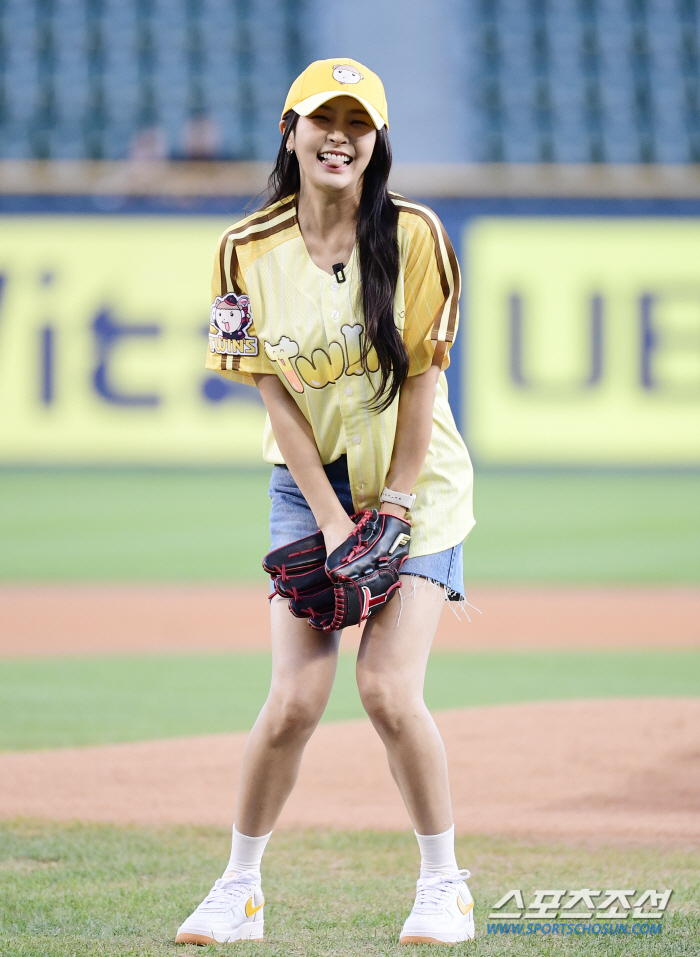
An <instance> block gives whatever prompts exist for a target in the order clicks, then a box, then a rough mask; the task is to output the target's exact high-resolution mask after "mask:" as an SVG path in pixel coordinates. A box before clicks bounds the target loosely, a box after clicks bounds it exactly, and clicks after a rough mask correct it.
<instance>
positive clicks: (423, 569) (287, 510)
mask: <svg viewBox="0 0 700 957" xmlns="http://www.w3.org/2000/svg"><path fill="white" fill-rule="evenodd" d="M324 469H325V472H326V475H327V476H328V479H329V481H330V483H331V485H332V486H333V490H334V491H335V494H336V495H337V496H338V500H339V501H340V504H341V505H342V506H343V508H344V509H345V511H346V512H347V513H348V515H352V514H353V513H354V511H355V507H354V506H353V504H352V494H351V492H350V479H349V477H348V466H347V459H346V457H345V456H344V455H342V456H341V457H340V458H339V459H336V461H335V462H331V464H330V465H325V466H324ZM269 494H270V498H271V500H272V508H271V509H270V539H271V543H272V544H271V546H270V547H271V548H280V547H281V546H282V545H286V544H287V543H288V542H294V541H296V540H297V539H298V538H304V536H306V535H311V534H313V532H315V531H316V529H317V528H318V525H317V523H316V519H315V518H314V516H313V512H312V511H311V509H310V508H309V506H308V505H307V503H306V499H305V498H304V496H303V495H302V494H301V491H300V489H299V486H298V485H297V483H296V482H295V481H294V479H293V478H292V473H291V472H290V471H289V469H288V468H287V466H286V465H275V467H274V468H273V470H272V477H271V479H270V493H269ZM401 574H402V575H417V576H418V577H419V578H427V579H428V581H432V582H436V583H437V584H439V585H444V586H445V594H446V596H447V598H448V599H449V600H450V601H463V600H464V571H463V567H462V546H461V544H460V545H455V546H454V548H446V549H444V551H441V552H434V553H433V554H432V555H421V556H420V557H418V558H407V559H406V561H405V562H404V563H403V565H402V566H401Z"/></svg>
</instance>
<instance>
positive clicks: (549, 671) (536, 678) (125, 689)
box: [0, 651, 700, 750]
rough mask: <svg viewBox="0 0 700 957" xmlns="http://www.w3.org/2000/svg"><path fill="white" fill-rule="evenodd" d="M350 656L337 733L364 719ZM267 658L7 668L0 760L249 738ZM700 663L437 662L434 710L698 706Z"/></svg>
mask: <svg viewBox="0 0 700 957" xmlns="http://www.w3.org/2000/svg"><path fill="white" fill-rule="evenodd" d="M354 667H355V661H354V657H353V656H352V655H350V654H347V655H341V657H340V663H339V667H338V675H337V678H336V682H335V685H334V688H333V693H332V695H331V700H330V703H329V706H328V709H327V711H326V714H325V716H324V720H326V721H340V720H344V719H349V718H360V717H363V716H364V711H363V709H362V705H361V703H360V699H359V696H358V693H357V686H356V684H355V679H354ZM269 675H270V660H269V657H268V655H265V654H235V655H234V654H229V655H159V656H147V657H135V656H115V657H105V658H50V659H43V660H42V659H38V660H37V659H25V660H19V661H12V660H5V661H2V660H0V750H14V749H17V750H23V749H31V748H52V747H66V746H69V745H86V744H108V743H112V742H117V741H138V740H147V739H155V738H167V737H173V736H178V735H193V734H210V733H216V732H223V731H247V730H248V729H249V728H251V727H252V725H253V722H254V720H255V718H256V716H257V713H258V711H259V710H260V707H261V705H262V703H263V702H264V700H265V697H266V695H267V689H268V685H269ZM698 688H700V652H697V651H673V652H656V651H638V652H636V651H616V652H612V651H611V652H598V651H557V652H496V653H488V652H470V653H467V654H464V653H447V652H436V653H435V654H433V655H432V656H431V659H430V664H429V666H428V675H427V680H426V701H427V703H428V706H429V707H430V708H432V709H433V710H438V709H444V708H456V707H465V706H468V705H489V704H503V703H508V702H517V701H544V700H556V699H560V700H561V699H566V698H605V697H627V696H668V697H677V696H695V695H697V693H698Z"/></svg>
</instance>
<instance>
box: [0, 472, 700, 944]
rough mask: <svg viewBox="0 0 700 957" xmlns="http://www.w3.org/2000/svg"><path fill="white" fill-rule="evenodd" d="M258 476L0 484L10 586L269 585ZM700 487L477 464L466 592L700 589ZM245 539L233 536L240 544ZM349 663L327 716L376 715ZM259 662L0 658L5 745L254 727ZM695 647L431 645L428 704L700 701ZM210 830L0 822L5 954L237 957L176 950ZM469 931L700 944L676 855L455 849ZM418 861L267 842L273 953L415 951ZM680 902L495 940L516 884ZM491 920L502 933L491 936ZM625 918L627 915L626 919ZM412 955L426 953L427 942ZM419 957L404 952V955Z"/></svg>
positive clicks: (689, 882) (387, 851)
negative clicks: (636, 926) (640, 928)
mask: <svg viewBox="0 0 700 957" xmlns="http://www.w3.org/2000/svg"><path fill="white" fill-rule="evenodd" d="M267 477H268V476H267V473H266V472H256V471H249V472H244V471H238V472H234V471H223V470H221V471H210V472H196V471H192V472H185V471H180V472H177V471H172V472H170V471H165V470H164V471H156V470H153V471H147V470H143V471H139V470H134V471H118V470H112V471H109V470H104V471H98V470H94V471H91V470H82V471H81V470H56V471H40V470H4V471H0V582H42V581H46V582H101V581H104V582H109V581H113V582H114V581H122V582H130V581H139V582H143V581H153V582H198V581H199V582H203V581H208V582H260V583H262V582H263V581H264V579H263V575H262V572H261V571H260V558H261V556H262V555H263V553H264V552H265V551H266V550H267V546H268V539H267V531H266V523H267V514H268V499H267ZM699 491H700V483H699V479H698V475H697V474H692V473H685V474H683V473H677V474H671V473H668V474H661V473H658V474H656V473H649V474H642V473H636V474H633V473H629V474H627V473H605V472H598V473H594V472H591V473H566V472H563V473H545V472H542V473H535V472H526V471H522V472H509V473H498V472H488V471H485V472H478V473H477V480H476V492H475V509H476V516H477V522H478V524H477V527H476V529H475V530H474V532H473V533H472V534H471V535H470V537H469V539H468V540H467V545H466V548H465V570H466V577H467V581H468V582H492V583H536V584H543V585H548V584H552V585H556V584H569V583H576V584H584V583H591V584H595V583H608V584H627V583H679V584H680V583H686V584H698V583H700V494H698V492H699ZM234 543H235V544H234ZM353 669H354V661H353V658H352V656H351V655H341V659H340V665H339V672H338V678H337V681H336V685H335V688H334V691H333V695H332V698H331V702H330V704H329V707H328V710H327V712H326V716H325V720H342V719H347V718H354V717H359V716H361V715H362V714H363V712H362V708H361V704H360V701H359V698H358V695H357V690H356V687H355V683H354V678H353ZM269 670H270V662H269V657H268V656H267V655H265V654H230V655H163V656H142V657H136V656H114V657H101V658H80V657H78V658H50V659H43V660H39V659H31V660H29V659H24V660H4V661H2V660H0V749H2V750H8V749H28V748H43V747H63V746H69V745H85V744H99V743H108V742H118V741H136V740H144V739H150V738H163V737H170V736H175V735H192V734H204V733H211V732H223V731H235V730H241V731H242V730H247V729H248V728H249V727H250V726H251V724H252V722H253V720H254V718H255V716H256V714H257V711H258V709H259V707H260V705H261V703H262V701H263V700H264V698H265V695H266V693H267V685H268V680H269ZM699 687H700V654H699V653H697V652H692V651H688V652H685V651H673V652H645V651H624V652H622V651H616V652H600V651H592V652H567V651H561V652H559V651H558V652H507V653H503V652H501V653H485V652H479V653H476V652H473V653H468V654H457V653H445V652H442V653H436V654H434V655H433V656H432V659H431V663H430V666H429V671H428V677H427V684H426V699H427V701H428V704H429V705H430V707H431V708H433V709H440V708H450V707H460V706H466V705H488V704H497V703H506V702H517V701H536V700H546V699H550V700H551V699H564V698H592V697H612V696H614V697H621V696H637V695H651V696H681V695H682V696H686V695H697V693H698V692H697V689H698V688H699ZM228 843H229V834H228V833H227V832H226V831H219V830H215V829H206V828H194V827H180V828H160V829H157V828H136V827H116V826H100V825H88V824H79V823H76V824H53V823H48V822H31V821H18V822H10V823H7V822H5V823H0V886H1V887H2V892H1V895H2V896H1V899H2V906H0V940H1V941H2V944H1V945H0V953H2V954H3V957H4V955H7V957H98V955H99V957H111V955H113V957H131V955H133V957H136V955H138V957H165V955H170V957H173V955H175V954H178V953H180V954H188V953H189V954H194V953H201V954H206V953H216V954H232V955H233V954H244V953H248V952H250V953H252V952H254V951H255V952H259V948H256V947H255V946H254V945H251V944H243V945H238V944H237V945H231V946H226V945H222V946H219V947H217V948H205V949H203V950H202V949H200V950H197V951H196V950H195V949H194V948H177V949H176V948H175V946H174V944H173V940H174V935H175V932H176V929H177V926H178V924H179V923H180V921H181V920H182V919H183V917H185V916H186V915H187V914H188V913H189V912H190V910H191V909H192V908H193V906H194V905H195V904H197V903H198V902H199V901H200V900H201V898H202V896H203V894H204V893H205V892H206V891H207V890H208V888H209V887H210V885H211V883H212V882H213V880H214V878H215V877H216V876H217V875H218V874H219V873H221V870H222V867H223V864H224V863H225V860H226V857H227V854H228ZM458 856H459V861H460V864H461V865H463V866H467V867H469V868H470V869H471V870H472V872H473V877H472V879H471V880H470V885H471V887H472V889H473V892H474V895H475V898H476V908H475V910H476V917H477V927H478V933H479V936H478V939H477V941H476V943H475V944H474V945H468V946H460V947H457V948H455V949H454V950H453V951H452V952H453V953H469V954H473V955H475V957H478V955H481V954H484V955H487V954H488V955H493V957H501V955H503V957H507V955H511V954H517V955H520V954H527V955H530V954H532V955H554V954H556V955H564V957H566V955H571V957H593V955H604V957H618V955H619V957H623V955H625V957H626V955H628V954H631V953H634V954H637V953H643V954H645V955H656V957H661V955H663V957H690V955H691V954H695V953H697V941H698V939H700V907H699V905H698V900H700V872H699V871H698V867H697V856H696V855H695V854H691V853H690V852H686V851H681V850H672V849H669V848H663V847H654V848H646V849H645V848H634V847H625V848H619V847H604V846H603V847H600V848H597V849H586V848H583V847H580V846H575V845H567V844H565V843H562V844H552V843H550V844H544V843H541V844H533V843H527V842H522V841H521V842H518V841H513V840H506V839H497V838H480V837H460V838H459V839H458ZM416 868H417V849H416V845H415V841H414V839H413V836H412V835H411V834H408V833H401V834H398V833H397V834H374V833H371V832H359V833H316V832H304V833H279V834H275V836H274V839H273V840H272V842H271V844H270V847H269V850H268V853H267V855H266V858H265V868H264V873H265V893H266V895H267V898H268V904H267V905H266V938H267V943H266V944H265V953H266V954H270V955H271V957H277V955H279V957H282V955H284V957H290V955H304V957H315V955H324V957H360V955H362V957H365V955H367V957H369V955H392V954H395V955H397V957H398V955H399V954H400V953H403V954H405V953H406V949H405V948H399V946H398V932H399V930H400V927H401V923H402V921H403V919H404V917H405V915H406V913H407V911H408V909H409V907H410V905H411V902H412V898H413V882H414V879H415V876H416ZM598 886H600V887H603V888H607V887H610V888H614V887H634V888H639V889H640V890H641V889H644V888H647V887H651V888H658V889H663V888H666V887H672V888H674V896H673V898H672V901H671V906H670V908H669V913H668V915H667V917H666V918H665V919H664V921H663V932H662V935H661V936H660V937H657V936H654V937H644V938H641V937H639V938H637V937H632V936H631V935H629V936H627V937H624V936H622V937H605V938H598V937H593V936H591V937H585V936H584V937H582V936H570V937H564V938H551V937H542V936H529V937H528V936H522V937H517V936H515V937H514V936H510V935H508V936H489V935H488V934H487V933H486V925H487V915H488V913H489V912H490V909H491V907H492V905H493V904H494V903H495V901H496V900H497V899H499V898H500V897H501V896H503V894H504V893H505V892H506V891H507V890H509V889H511V888H513V887H519V888H521V889H522V891H523V894H524V896H525V899H526V901H527V900H529V899H530V898H531V897H532V893H533V891H534V890H535V889H536V888H538V887H539V888H551V887H560V888H563V887H566V888H571V889H574V888H582V887H598ZM492 923H493V922H492ZM630 926H631V924H630ZM418 950H419V952H420V953H423V952H424V949H423V948H419V949H418ZM412 952H413V951H412Z"/></svg>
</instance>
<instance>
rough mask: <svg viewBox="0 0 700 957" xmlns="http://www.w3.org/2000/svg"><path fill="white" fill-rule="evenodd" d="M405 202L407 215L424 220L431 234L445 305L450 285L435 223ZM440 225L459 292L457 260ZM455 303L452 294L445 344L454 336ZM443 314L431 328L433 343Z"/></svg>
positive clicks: (425, 213) (421, 211)
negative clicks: (455, 267)
mask: <svg viewBox="0 0 700 957" xmlns="http://www.w3.org/2000/svg"><path fill="white" fill-rule="evenodd" d="M406 202H411V208H410V209H409V208H405V207H404V210H405V212H407V213H409V214H410V213H415V214H416V216H420V217H421V219H423V220H425V222H426V223H427V224H428V226H429V227H430V232H431V233H432V236H433V243H434V244H435V258H436V260H437V267H438V272H439V274H440V288H441V289H442V294H443V296H444V297H445V303H447V300H448V299H449V298H450V283H449V280H448V278H447V272H446V270H445V263H444V261H443V258H442V250H441V248H440V235H439V234H438V231H437V227H436V226H435V223H434V221H433V219H432V217H431V216H429V215H428V213H427V212H426V211H425V210H424V209H421V207H420V206H418V207H417V208H414V204H413V203H412V201H411V200H406ZM397 205H398V206H399V207H401V200H398V202H397ZM436 218H437V217H436ZM438 221H439V220H438ZM440 225H441V227H442V235H443V237H444V238H445V240H446V243H445V245H446V248H447V255H448V257H449V263H450V267H451V270H452V275H453V282H454V288H455V289H456V290H457V292H459V272H457V273H455V270H454V266H455V265H456V263H457V259H456V257H455V254H454V250H453V249H452V245H451V243H450V241H449V239H447V236H446V234H445V228H444V226H442V223H441V224H440ZM457 301H458V300H457V298H456V297H455V296H454V294H453V297H452V303H451V304H450V317H449V319H448V321H447V334H446V341H447V342H451V341H452V338H453V336H454V326H455V320H456V318H457ZM453 311H454V315H453ZM443 312H444V309H441V310H440V312H439V313H438V315H437V316H436V318H435V322H434V324H433V328H432V330H431V333H430V338H431V339H432V340H433V341H434V342H435V341H437V339H438V335H439V331H440V325H441V323H442V315H443ZM450 333H451V334H450ZM448 334H449V338H448Z"/></svg>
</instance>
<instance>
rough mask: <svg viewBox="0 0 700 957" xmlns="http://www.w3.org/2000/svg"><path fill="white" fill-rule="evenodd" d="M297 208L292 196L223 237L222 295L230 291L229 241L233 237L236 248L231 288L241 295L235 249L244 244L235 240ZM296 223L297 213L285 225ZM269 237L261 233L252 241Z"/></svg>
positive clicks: (220, 266) (253, 237) (221, 264)
mask: <svg viewBox="0 0 700 957" xmlns="http://www.w3.org/2000/svg"><path fill="white" fill-rule="evenodd" d="M295 207H296V197H294V196H292V197H291V198H290V199H288V200H285V202H283V203H282V204H281V205H279V206H273V207H271V208H270V209H265V210H261V211H260V213H259V214H258V215H254V216H252V217H251V218H250V219H249V220H247V221H246V223H244V224H243V225H241V226H234V227H233V228H232V229H229V230H228V232H227V233H226V235H225V236H223V237H222V239H221V244H220V246H219V276H220V281H221V293H222V295H225V293H227V292H228V291H229V288H228V283H227V276H226V247H227V246H228V242H229V240H230V239H231V238H232V237H234V242H233V247H234V248H233V249H232V250H231V266H230V270H229V275H230V279H231V286H232V287H233V292H235V293H240V291H241V289H240V286H239V285H238V279H237V275H238V257H237V255H236V250H235V247H236V246H237V245H243V243H237V242H235V238H236V237H243V236H244V235H245V234H246V233H247V232H248V230H249V229H250V228H251V227H253V226H256V225H258V224H259V223H268V222H270V220H271V219H275V218H276V217H277V216H281V215H283V214H284V213H286V212H288V211H289V210H291V209H295ZM296 221H297V217H296V213H295V214H294V216H293V217H292V218H291V219H290V220H288V221H286V222H285V224H284V225H285V226H286V225H292V224H293V223H296ZM273 232H276V229H275V230H273ZM268 235H270V233H268V232H267V231H263V232H261V233H256V234H255V235H253V236H251V237H250V240H255V239H264V238H266V236H268Z"/></svg>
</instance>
